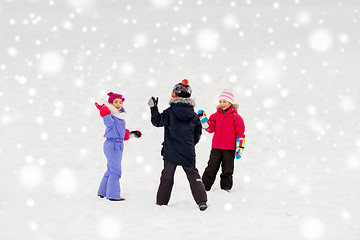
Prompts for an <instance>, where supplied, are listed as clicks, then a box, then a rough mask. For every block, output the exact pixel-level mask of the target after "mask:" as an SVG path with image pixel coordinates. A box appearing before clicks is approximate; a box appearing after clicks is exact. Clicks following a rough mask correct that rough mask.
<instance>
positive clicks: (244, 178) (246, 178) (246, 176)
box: [243, 175, 251, 183]
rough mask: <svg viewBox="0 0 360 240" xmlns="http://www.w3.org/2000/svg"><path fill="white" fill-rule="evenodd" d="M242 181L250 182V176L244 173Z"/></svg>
mask: <svg viewBox="0 0 360 240" xmlns="http://www.w3.org/2000/svg"><path fill="white" fill-rule="evenodd" d="M243 181H244V183H250V182H251V177H250V176H248V175H245V176H244V177H243Z"/></svg>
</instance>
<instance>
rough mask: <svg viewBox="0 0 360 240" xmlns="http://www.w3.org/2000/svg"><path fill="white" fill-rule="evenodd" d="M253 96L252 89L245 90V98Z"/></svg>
mask: <svg viewBox="0 0 360 240" xmlns="http://www.w3.org/2000/svg"><path fill="white" fill-rule="evenodd" d="M251 95H252V90H251V89H246V90H245V97H251Z"/></svg>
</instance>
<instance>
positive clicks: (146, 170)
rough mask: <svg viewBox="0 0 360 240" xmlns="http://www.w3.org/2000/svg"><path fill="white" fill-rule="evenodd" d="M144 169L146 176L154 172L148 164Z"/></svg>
mask: <svg viewBox="0 0 360 240" xmlns="http://www.w3.org/2000/svg"><path fill="white" fill-rule="evenodd" d="M143 169H144V172H145V173H146V174H150V173H151V172H152V170H153V169H152V166H151V165H150V164H146V165H145V166H144V168H143Z"/></svg>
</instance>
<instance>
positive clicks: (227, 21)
mask: <svg viewBox="0 0 360 240" xmlns="http://www.w3.org/2000/svg"><path fill="white" fill-rule="evenodd" d="M223 24H224V26H225V27H226V28H236V27H237V26H239V25H238V22H237V19H236V17H235V16H234V15H227V16H225V17H224V19H223Z"/></svg>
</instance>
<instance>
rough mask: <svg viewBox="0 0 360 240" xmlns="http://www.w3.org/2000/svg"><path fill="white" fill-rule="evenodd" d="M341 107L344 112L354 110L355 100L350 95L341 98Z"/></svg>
mask: <svg viewBox="0 0 360 240" xmlns="http://www.w3.org/2000/svg"><path fill="white" fill-rule="evenodd" d="M340 108H341V110H342V111H344V112H351V111H353V110H354V102H353V100H352V99H351V98H349V97H344V98H341V99H340Z"/></svg>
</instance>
